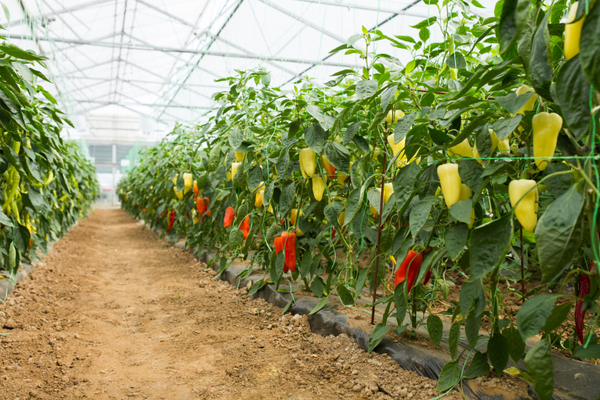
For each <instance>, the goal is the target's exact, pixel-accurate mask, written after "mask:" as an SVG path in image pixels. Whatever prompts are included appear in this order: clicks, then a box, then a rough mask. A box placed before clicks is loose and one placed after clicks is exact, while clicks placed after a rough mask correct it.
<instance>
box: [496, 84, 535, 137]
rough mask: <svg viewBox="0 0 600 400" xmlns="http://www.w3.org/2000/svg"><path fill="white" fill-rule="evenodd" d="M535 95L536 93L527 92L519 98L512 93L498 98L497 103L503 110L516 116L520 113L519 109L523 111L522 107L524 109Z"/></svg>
mask: <svg viewBox="0 0 600 400" xmlns="http://www.w3.org/2000/svg"><path fill="white" fill-rule="evenodd" d="M534 94H535V93H534V92H525V93H523V94H522V95H520V96H519V97H517V94H516V93H515V92H511V93H509V94H507V95H506V96H499V97H496V102H497V103H498V104H500V106H502V108H504V109H505V110H506V111H508V112H509V113H511V114H514V113H516V112H517V111H519V109H521V107H523V106H524V105H525V103H527V102H528V101H529V99H530V98H531V96H533V95H534ZM511 132H512V131H511Z"/></svg>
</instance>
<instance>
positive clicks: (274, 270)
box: [270, 251, 285, 285]
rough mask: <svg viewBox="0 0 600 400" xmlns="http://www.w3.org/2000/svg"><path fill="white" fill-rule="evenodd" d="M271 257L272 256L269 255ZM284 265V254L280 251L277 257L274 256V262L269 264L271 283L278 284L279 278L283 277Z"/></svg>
mask: <svg viewBox="0 0 600 400" xmlns="http://www.w3.org/2000/svg"><path fill="white" fill-rule="evenodd" d="M271 257H273V255H271ZM284 265H285V254H284V252H283V251H280V252H279V254H277V256H275V262H273V263H272V264H271V271H270V273H271V279H272V280H273V283H275V284H276V285H278V284H279V281H280V280H281V277H282V275H283V266H284Z"/></svg>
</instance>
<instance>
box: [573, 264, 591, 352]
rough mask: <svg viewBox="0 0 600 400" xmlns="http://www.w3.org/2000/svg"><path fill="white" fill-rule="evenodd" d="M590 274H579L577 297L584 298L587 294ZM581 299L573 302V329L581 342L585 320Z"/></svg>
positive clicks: (589, 285)
mask: <svg viewBox="0 0 600 400" xmlns="http://www.w3.org/2000/svg"><path fill="white" fill-rule="evenodd" d="M590 287H591V282H590V276H589V275H586V274H581V275H579V293H577V297H579V298H584V297H585V296H586V295H587V294H590ZM583 303H584V302H583V300H578V301H577V302H575V330H576V331H577V336H579V341H580V342H581V344H583V322H584V321H585V310H582V309H581V308H582V307H583Z"/></svg>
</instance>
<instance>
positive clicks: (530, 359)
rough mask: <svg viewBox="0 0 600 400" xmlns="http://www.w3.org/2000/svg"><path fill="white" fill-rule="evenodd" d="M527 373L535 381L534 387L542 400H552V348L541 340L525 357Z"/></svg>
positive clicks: (545, 341)
mask: <svg viewBox="0 0 600 400" xmlns="http://www.w3.org/2000/svg"><path fill="white" fill-rule="evenodd" d="M525 366H526V367H527V373H528V374H529V376H531V378H532V379H533V387H534V389H535V392H536V393H537V395H538V396H540V399H541V400H552V393H554V361H553V360H552V346H551V345H550V343H549V342H548V341H547V340H544V339H542V340H540V341H539V342H537V343H536V344H535V346H533V348H532V349H531V350H529V351H528V352H527V354H526V355H525Z"/></svg>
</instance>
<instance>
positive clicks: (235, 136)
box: [229, 126, 244, 150]
mask: <svg viewBox="0 0 600 400" xmlns="http://www.w3.org/2000/svg"><path fill="white" fill-rule="evenodd" d="M243 141H244V134H243V133H242V131H241V130H240V128H238V127H237V126H234V127H233V129H232V130H231V132H229V145H230V146H231V149H232V150H237V149H238V147H240V146H241V144H242V142H243Z"/></svg>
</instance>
